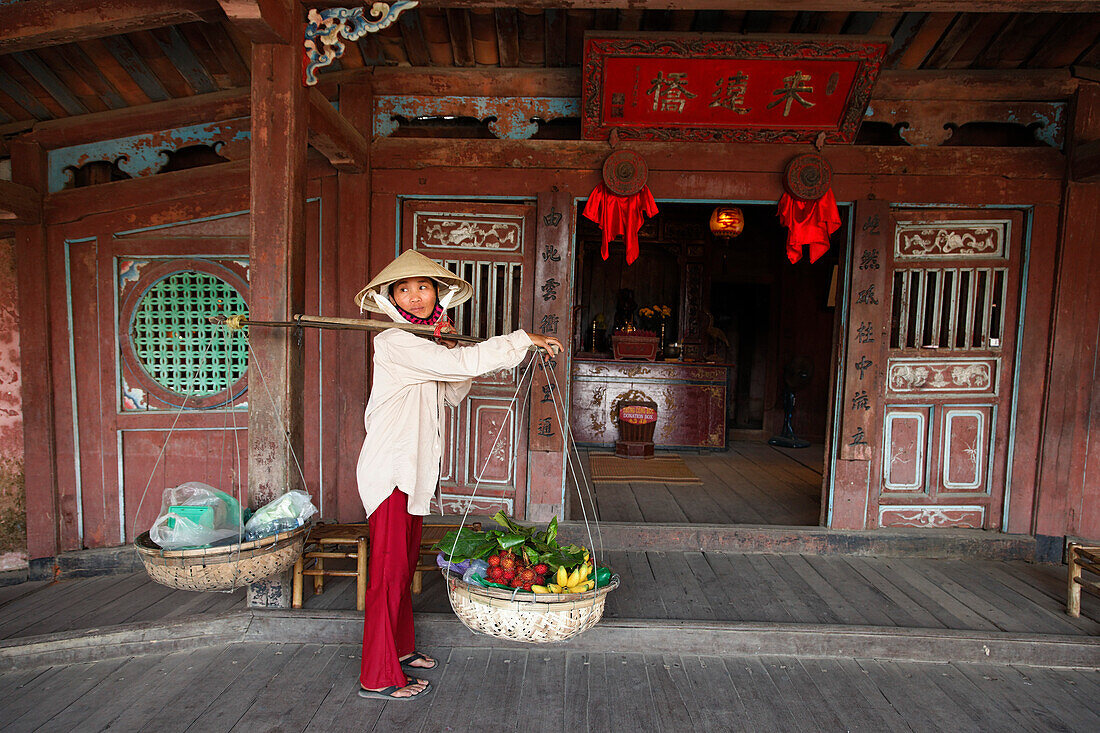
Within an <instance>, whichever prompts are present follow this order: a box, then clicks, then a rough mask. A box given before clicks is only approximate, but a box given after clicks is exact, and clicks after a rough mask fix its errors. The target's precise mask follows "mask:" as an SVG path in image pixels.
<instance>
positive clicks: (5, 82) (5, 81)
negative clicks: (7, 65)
mask: <svg viewBox="0 0 1100 733" xmlns="http://www.w3.org/2000/svg"><path fill="white" fill-rule="evenodd" d="M0 91H2V92H4V93H5V94H7V95H8V96H9V97H11V98H12V99H14V100H15V103H16V104H18V105H19V106H20V107H22V108H23V109H25V110H27V112H29V113H30V115H31V117H33V118H35V119H36V120H48V119H51V118H52V117H53V115H52V114H50V111H49V110H48V109H46V108H45V107H43V106H42V103H41V102H39V101H38V100H37V99H35V98H34V96H32V95H31V93H30V92H28V91H27V90H26V89H24V88H23V85H22V84H20V83H19V82H17V81H16V80H15V79H13V78H11V77H10V76H8V73H7V72H6V71H0Z"/></svg>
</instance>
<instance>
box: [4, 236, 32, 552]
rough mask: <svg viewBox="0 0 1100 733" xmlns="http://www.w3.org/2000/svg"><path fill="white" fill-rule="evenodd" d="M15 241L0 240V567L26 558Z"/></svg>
mask: <svg viewBox="0 0 1100 733" xmlns="http://www.w3.org/2000/svg"><path fill="white" fill-rule="evenodd" d="M17 298H18V290H17V289H16V282H15V241H14V240H12V239H0V570H8V569H11V568H13V567H18V566H20V565H23V564H25V563H26V561H27V535H26V517H25V514H24V492H23V403H22V400H21V397H20V385H19V308H18V300H17Z"/></svg>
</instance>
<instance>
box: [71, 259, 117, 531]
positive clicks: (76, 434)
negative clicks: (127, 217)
mask: <svg viewBox="0 0 1100 733" xmlns="http://www.w3.org/2000/svg"><path fill="white" fill-rule="evenodd" d="M95 241H96V238H95V237H81V238H79V239H66V240H65V317H66V318H67V319H68V320H67V324H68V327H69V399H70V400H72V411H73V466H74V468H75V469H76V474H75V476H74V478H75V487H74V488H75V489H76V533H77V537H78V538H79V539H80V542H81V544H82V545H83V543H84V487H83V484H82V482H81V480H80V418H79V415H78V413H77V402H76V339H75V335H74V334H73V325H74V319H73V276H72V261H71V258H70V254H69V248H70V247H71V246H72V245H74V244H83V243H84V242H95ZM97 248H98V245H97ZM116 320H117V319H116Z"/></svg>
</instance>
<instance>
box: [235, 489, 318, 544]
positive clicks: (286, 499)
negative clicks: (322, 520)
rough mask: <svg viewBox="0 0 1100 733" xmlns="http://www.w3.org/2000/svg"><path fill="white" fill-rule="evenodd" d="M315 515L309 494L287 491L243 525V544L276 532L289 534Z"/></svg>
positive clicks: (261, 508) (315, 511)
mask: <svg viewBox="0 0 1100 733" xmlns="http://www.w3.org/2000/svg"><path fill="white" fill-rule="evenodd" d="M316 513H317V507H315V506H313V502H312V501H310V498H309V494H307V493H306V492H304V491H288V492H286V493H285V494H283V495H282V496H280V497H278V498H277V499H272V500H271V501H269V502H268V503H267V504H264V505H263V506H262V507H260V508H259V509H257V510H256V513H255V514H253V515H252V517H251V518H250V519H249V520H248V523H247V524H245V525H244V539H245V542H251V541H252V540H258V539H260V538H261V537H267V536H269V535H273V534H275V533H276V532H289V531H290V530H292V529H297V528H298V527H301V526H302V525H303V524H305V523H306V521H307V520H308V519H309V518H310V517H312V516H313V515H314V514H316Z"/></svg>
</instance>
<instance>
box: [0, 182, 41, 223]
mask: <svg viewBox="0 0 1100 733" xmlns="http://www.w3.org/2000/svg"><path fill="white" fill-rule="evenodd" d="M0 219H4V220H10V221H14V222H15V223H17V224H38V223H40V222H41V221H42V194H40V193H38V192H37V191H35V190H34V189H33V188H31V187H30V186H24V185H22V184H19V183H12V182H11V181H2V180H0Z"/></svg>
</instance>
